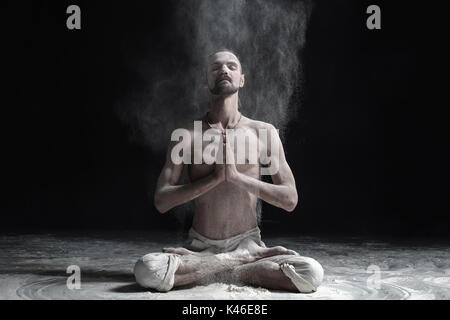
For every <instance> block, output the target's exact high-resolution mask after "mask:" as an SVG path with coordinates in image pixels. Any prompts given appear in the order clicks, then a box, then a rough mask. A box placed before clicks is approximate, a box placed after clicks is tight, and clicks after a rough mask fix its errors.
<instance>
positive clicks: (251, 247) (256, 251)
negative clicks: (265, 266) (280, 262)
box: [236, 239, 297, 261]
mask: <svg viewBox="0 0 450 320" xmlns="http://www.w3.org/2000/svg"><path fill="white" fill-rule="evenodd" d="M236 250H238V251H239V250H240V251H243V252H246V251H247V252H248V254H249V255H250V259H251V260H252V258H253V259H254V260H253V261H256V260H259V259H262V258H267V257H272V256H279V255H297V252H295V251H294V250H289V249H286V248H285V247H282V246H276V247H272V248H264V247H261V246H259V245H258V244H256V243H255V242H254V241H253V240H250V239H246V240H244V241H243V242H242V243H241V244H240V245H239V247H238V248H237V249H236Z"/></svg>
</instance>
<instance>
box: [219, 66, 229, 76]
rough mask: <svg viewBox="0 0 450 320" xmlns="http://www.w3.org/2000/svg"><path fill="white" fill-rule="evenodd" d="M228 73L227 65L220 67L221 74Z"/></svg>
mask: <svg viewBox="0 0 450 320" xmlns="http://www.w3.org/2000/svg"><path fill="white" fill-rule="evenodd" d="M224 73H225V74H228V67H227V66H226V65H223V66H222V67H220V74H224Z"/></svg>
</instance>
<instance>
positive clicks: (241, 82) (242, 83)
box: [239, 74, 245, 88]
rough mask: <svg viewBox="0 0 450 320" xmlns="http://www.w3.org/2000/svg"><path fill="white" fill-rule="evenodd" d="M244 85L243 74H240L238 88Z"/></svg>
mask: <svg viewBox="0 0 450 320" xmlns="http://www.w3.org/2000/svg"><path fill="white" fill-rule="evenodd" d="M244 84H245V74H242V75H241V80H240V82H239V87H240V88H242V87H244Z"/></svg>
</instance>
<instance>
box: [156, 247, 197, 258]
mask: <svg viewBox="0 0 450 320" xmlns="http://www.w3.org/2000/svg"><path fill="white" fill-rule="evenodd" d="M163 252H164V253H175V254H179V255H181V256H185V255H188V254H193V255H196V254H197V252H194V251H191V250H188V249H186V248H164V249H163Z"/></svg>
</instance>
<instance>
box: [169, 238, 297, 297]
mask: <svg viewBox="0 0 450 320" xmlns="http://www.w3.org/2000/svg"><path fill="white" fill-rule="evenodd" d="M164 252H167V253H175V254H179V255H180V256H181V260H182V263H181V264H180V267H179V268H178V270H177V271H176V273H175V281H174V286H175V287H176V286H182V285H186V284H190V283H195V282H203V281H206V282H210V281H215V280H218V279H220V280H222V281H226V282H230V283H243V284H246V285H251V286H257V287H264V288H267V289H275V290H286V291H291V292H298V289H297V288H296V286H295V285H294V284H293V283H292V281H291V280H290V279H289V278H288V277H287V276H286V275H285V274H284V273H283V271H282V269H281V268H282V267H281V266H280V265H279V264H278V263H275V262H273V261H270V260H264V261H261V259H264V258H269V257H274V256H293V255H298V254H297V253H296V252H295V251H293V250H289V249H286V248H284V247H281V246H277V247H273V248H264V247H261V246H259V245H258V244H256V243H255V242H254V241H252V240H245V241H243V242H242V243H241V244H240V245H239V247H238V248H237V249H236V250H234V251H232V252H229V253H222V254H216V255H214V254H212V253H211V252H208V251H204V252H193V251H190V250H188V249H185V248H166V249H164ZM230 271H232V272H230Z"/></svg>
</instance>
